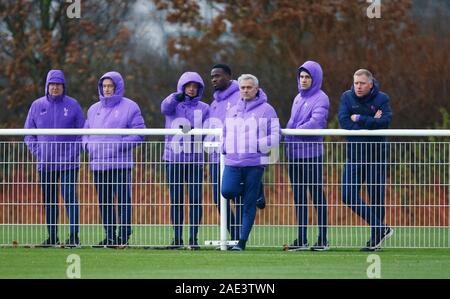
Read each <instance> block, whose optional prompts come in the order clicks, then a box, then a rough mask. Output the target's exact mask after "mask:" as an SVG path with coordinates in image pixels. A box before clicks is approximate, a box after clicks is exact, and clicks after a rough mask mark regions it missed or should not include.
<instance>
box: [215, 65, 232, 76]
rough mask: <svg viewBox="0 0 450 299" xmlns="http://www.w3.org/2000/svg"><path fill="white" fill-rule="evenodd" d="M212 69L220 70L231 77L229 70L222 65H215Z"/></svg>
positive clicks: (226, 66)
mask: <svg viewBox="0 0 450 299" xmlns="http://www.w3.org/2000/svg"><path fill="white" fill-rule="evenodd" d="M212 68H213V69H222V70H223V71H224V72H225V73H227V74H228V75H230V76H231V68H230V67H229V66H228V65H226V64H223V63H219V64H215V65H214V66H213V67H212Z"/></svg>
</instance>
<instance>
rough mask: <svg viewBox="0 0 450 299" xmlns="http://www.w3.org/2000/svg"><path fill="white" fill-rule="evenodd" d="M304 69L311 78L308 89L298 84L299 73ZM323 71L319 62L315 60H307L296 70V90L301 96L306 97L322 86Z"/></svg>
mask: <svg viewBox="0 0 450 299" xmlns="http://www.w3.org/2000/svg"><path fill="white" fill-rule="evenodd" d="M302 71H306V72H307V73H308V74H309V75H310V76H311V78H312V84H311V87H310V88H308V89H302V88H301V85H300V73H301V72H302ZM322 80H323V71H322V67H321V66H320V64H318V63H317V62H315V61H311V60H308V61H306V62H305V63H304V64H303V65H302V66H300V67H299V68H298V71H297V82H298V92H299V93H300V95H301V96H303V97H305V96H306V97H308V96H311V95H313V94H315V93H316V92H318V91H319V90H320V89H321V88H322Z"/></svg>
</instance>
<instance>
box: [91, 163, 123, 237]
mask: <svg viewBox="0 0 450 299" xmlns="http://www.w3.org/2000/svg"><path fill="white" fill-rule="evenodd" d="M94 182H95V187H96V189H97V194H98V203H99V206H100V214H101V217H102V221H103V227H104V229H105V234H106V238H107V239H109V240H115V239H116V211H115V208H114V196H116V197H117V206H118V214H119V215H118V216H119V217H118V218H119V220H120V228H119V237H120V239H121V240H122V241H123V242H126V241H128V238H129V237H130V235H131V186H130V184H131V169H128V168H123V169H110V170H103V171H94Z"/></svg>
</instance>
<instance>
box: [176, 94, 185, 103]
mask: <svg viewBox="0 0 450 299" xmlns="http://www.w3.org/2000/svg"><path fill="white" fill-rule="evenodd" d="M175 100H177V101H178V102H183V101H184V92H181V93H177V94H176V95H175Z"/></svg>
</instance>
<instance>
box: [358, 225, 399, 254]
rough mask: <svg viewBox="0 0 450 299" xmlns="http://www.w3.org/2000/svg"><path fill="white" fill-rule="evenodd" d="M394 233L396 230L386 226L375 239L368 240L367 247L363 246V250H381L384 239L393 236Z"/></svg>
mask: <svg viewBox="0 0 450 299" xmlns="http://www.w3.org/2000/svg"><path fill="white" fill-rule="evenodd" d="M393 234H394V230H393V229H392V228H390V227H388V226H387V227H385V228H384V229H383V230H382V232H381V234H380V235H377V236H375V239H372V238H371V240H370V241H369V242H367V245H366V247H363V248H361V251H379V250H381V245H382V244H383V242H384V241H386V240H387V239H389V238H390V237H392V235H393Z"/></svg>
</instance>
